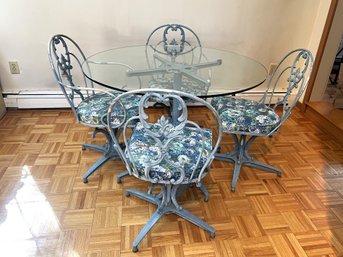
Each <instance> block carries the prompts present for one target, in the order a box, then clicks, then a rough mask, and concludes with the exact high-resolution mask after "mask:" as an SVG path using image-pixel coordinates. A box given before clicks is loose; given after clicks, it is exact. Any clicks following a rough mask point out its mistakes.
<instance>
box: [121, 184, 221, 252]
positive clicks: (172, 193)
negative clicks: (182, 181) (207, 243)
mask: <svg viewBox="0 0 343 257" xmlns="http://www.w3.org/2000/svg"><path fill="white" fill-rule="evenodd" d="M179 187H180V185H170V184H168V185H161V193H160V194H158V195H153V194H149V193H145V192H141V191H137V190H134V189H127V190H126V195H127V196H129V195H134V196H137V197H138V198H140V199H142V200H146V201H148V202H150V203H153V204H156V205H157V206H158V207H157V210H156V212H155V213H154V214H153V215H152V217H151V218H150V219H149V221H148V222H147V224H146V225H145V226H144V227H143V229H142V230H141V231H140V232H139V234H138V236H137V237H136V239H135V240H134V242H133V245H132V251H133V252H137V251H138V244H139V243H140V242H141V241H142V239H143V238H144V236H145V235H146V234H147V233H148V232H149V230H150V229H151V228H152V227H153V226H154V225H155V224H156V222H157V221H158V220H159V219H160V218H161V217H162V216H163V215H164V214H169V213H174V214H176V215H179V216H180V217H182V218H184V219H185V220H188V221H189V222H191V223H193V224H195V225H197V226H199V227H201V228H203V229H204V230H206V231H208V232H209V233H210V236H211V237H212V238H214V237H215V229H214V228H213V227H212V226H210V225H209V224H207V223H206V222H205V221H203V220H201V219H200V218H198V217H197V216H195V215H194V214H192V213H190V212H189V211H187V210H185V209H183V208H182V206H181V205H179V204H178V203H177V200H176V197H177V195H178V191H179ZM161 196H162V197H161ZM161 198H162V199H161Z"/></svg>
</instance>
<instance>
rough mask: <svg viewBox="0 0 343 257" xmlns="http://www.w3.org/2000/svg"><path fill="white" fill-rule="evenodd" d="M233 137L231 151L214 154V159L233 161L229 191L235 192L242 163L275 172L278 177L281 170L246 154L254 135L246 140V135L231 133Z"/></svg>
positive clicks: (254, 137)
mask: <svg viewBox="0 0 343 257" xmlns="http://www.w3.org/2000/svg"><path fill="white" fill-rule="evenodd" d="M232 136H233V139H234V143H235V145H234V149H233V151H231V152H228V153H226V154H220V153H217V154H215V159H217V160H222V161H227V162H234V170H233V178H232V183H231V191H232V192H235V190H236V184H237V181H238V177H239V174H240V172H241V167H242V166H243V165H246V166H249V167H254V168H259V169H262V170H264V171H267V172H273V173H276V174H277V175H278V176H279V177H281V171H280V170H279V169H278V168H276V167H273V166H271V165H268V164H265V163H262V162H258V161H255V160H254V158H253V157H251V156H250V155H249V154H248V148H249V146H250V144H251V143H252V142H253V141H254V140H255V139H256V136H252V137H250V138H249V139H248V140H246V139H247V135H240V136H238V135H236V134H232Z"/></svg>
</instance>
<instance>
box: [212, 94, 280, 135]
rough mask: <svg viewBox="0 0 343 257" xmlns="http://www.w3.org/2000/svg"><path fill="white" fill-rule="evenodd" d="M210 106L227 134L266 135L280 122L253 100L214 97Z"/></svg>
mask: <svg viewBox="0 0 343 257" xmlns="http://www.w3.org/2000/svg"><path fill="white" fill-rule="evenodd" d="M211 104H212V105H213V107H214V108H215V109H216V110H217V111H218V113H219V115H220V117H221V119H222V125H223V130H224V131H225V132H228V133H242V134H251V133H252V134H255V135H267V134H269V132H271V131H272V130H273V129H274V128H275V127H276V126H277V125H278V123H279V120H280V118H279V116H278V115H277V114H276V113H275V111H274V110H273V109H272V108H270V107H268V106H266V105H264V104H261V103H258V102H257V101H253V100H248V99H241V98H235V97H215V98H213V100H212V103H211Z"/></svg>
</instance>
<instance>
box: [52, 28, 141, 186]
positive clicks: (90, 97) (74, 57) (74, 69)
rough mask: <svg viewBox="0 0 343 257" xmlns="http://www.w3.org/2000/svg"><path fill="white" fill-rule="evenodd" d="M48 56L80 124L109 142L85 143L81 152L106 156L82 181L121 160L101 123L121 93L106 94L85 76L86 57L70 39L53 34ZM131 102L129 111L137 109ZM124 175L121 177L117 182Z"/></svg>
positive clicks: (88, 171) (111, 92) (107, 92)
mask: <svg viewBox="0 0 343 257" xmlns="http://www.w3.org/2000/svg"><path fill="white" fill-rule="evenodd" d="M48 57H49V61H50V66H51V69H52V72H53V74H54V76H55V78H56V80H57V82H58V85H59V87H60V89H61V90H62V92H63V94H64V96H65V98H66V99H67V101H68V103H69V105H70V107H71V109H72V111H73V113H74V116H75V118H76V120H77V122H79V123H81V124H83V125H86V126H88V127H93V128H94V129H95V130H94V132H93V137H95V136H96V135H97V134H98V133H101V134H103V135H104V136H105V138H106V140H107V143H106V144H105V145H103V146H100V145H95V144H83V145H82V149H83V150H85V149H87V148H88V149H92V150H95V151H98V152H102V153H104V155H103V156H102V157H101V158H100V159H99V160H98V161H97V162H96V163H94V165H92V166H91V167H90V168H89V169H88V170H87V171H86V172H85V174H84V175H83V182H84V183H87V182H88V177H89V176H90V175H91V174H92V173H94V172H95V171H96V170H97V169H98V168H99V167H100V166H101V165H102V164H104V163H105V162H106V161H107V160H109V159H112V158H116V157H118V155H117V153H116V151H115V150H114V148H113V146H112V145H113V144H112V143H109V142H112V139H111V136H110V134H109V133H108V131H107V127H106V126H104V125H103V123H102V120H103V118H104V117H105V116H106V114H107V110H108V106H109V103H110V102H111V101H112V100H113V99H114V98H115V96H117V95H118V94H119V92H117V91H106V90H103V89H101V88H99V87H95V85H94V83H93V82H92V81H91V80H89V79H88V78H87V77H85V76H84V74H83V72H82V64H83V63H84V62H85V60H86V57H85V55H84V53H83V52H82V50H81V48H80V47H79V45H78V44H77V43H76V42H75V41H74V40H73V39H71V38H70V37H68V36H66V35H62V34H57V35H54V36H53V37H52V38H51V39H50V41H49V45H48ZM125 69H127V68H126V67H125ZM132 100H133V101H132V102H131V103H130V107H129V108H131V109H130V110H131V111H132V110H133V109H134V108H135V107H136V108H137V106H135V104H134V103H135V102H137V101H136V100H134V99H132ZM125 175H126V173H125V174H120V175H119V176H118V181H120V178H121V177H122V176H125Z"/></svg>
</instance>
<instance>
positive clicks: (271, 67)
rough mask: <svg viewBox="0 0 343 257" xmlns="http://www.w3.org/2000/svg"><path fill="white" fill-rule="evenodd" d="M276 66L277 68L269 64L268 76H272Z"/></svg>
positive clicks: (275, 64) (274, 64)
mask: <svg viewBox="0 0 343 257" xmlns="http://www.w3.org/2000/svg"><path fill="white" fill-rule="evenodd" d="M276 66H277V63H271V64H270V65H269V70H268V75H272V73H273V71H274V70H275V68H276Z"/></svg>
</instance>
